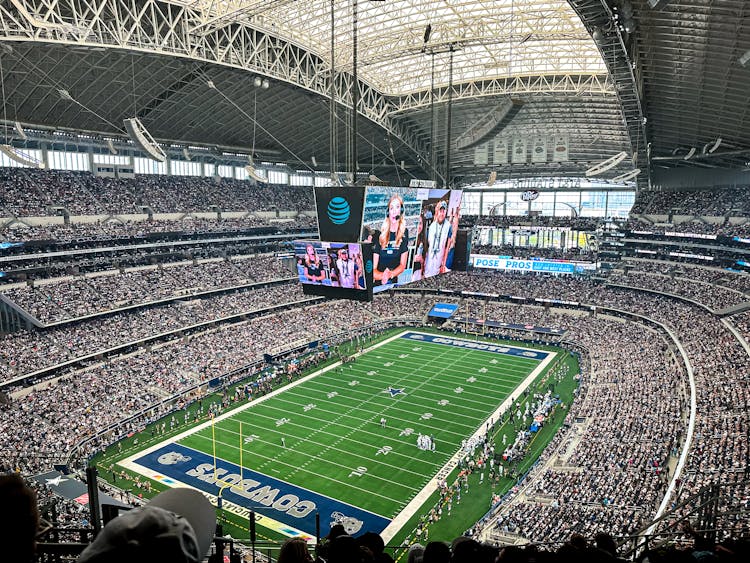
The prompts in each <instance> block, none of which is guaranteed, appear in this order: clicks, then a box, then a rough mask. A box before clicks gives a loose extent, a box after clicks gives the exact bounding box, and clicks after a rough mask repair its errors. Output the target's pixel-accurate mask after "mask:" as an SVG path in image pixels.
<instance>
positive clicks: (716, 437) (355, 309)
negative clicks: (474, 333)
mask: <svg viewBox="0 0 750 563" xmlns="http://www.w3.org/2000/svg"><path fill="white" fill-rule="evenodd" d="M256 264H257V258H256ZM262 265H263V266H268V265H266V264H262ZM201 267H202V265H198V266H195V265H190V266H184V267H183V266H179V268H186V270H185V272H182V270H180V275H179V276H172V275H170V274H169V272H168V270H169V268H164V269H162V270H159V269H156V270H152V271H147V272H148V274H144V275H146V276H149V275H151V276H153V275H154V274H153V272H161V273H162V276H161V277H159V278H158V279H156V280H154V281H153V282H151V283H149V281H150V278H147V277H146V278H142V281H138V282H137V283H136V282H135V281H134V279H138V280H141V278H134V277H133V276H127V282H126V283H123V284H119V283H118V284H114V285H111V286H106V287H104V286H102V288H101V289H100V290H99V291H90V290H89V291H86V292H83V293H81V297H80V298H79V299H78V300H76V299H75V298H73V293H71V295H65V294H60V295H59V296H57V298H58V299H59V302H60V304H61V305H63V306H67V307H68V308H70V309H72V310H74V311H78V310H79V309H77V307H73V306H71V303H77V302H78V303H83V302H85V301H88V302H91V303H92V305H91V306H92V307H94V308H95V307H99V305H95V306H94V305H93V304H94V303H99V301H95V300H96V299H99V298H100V297H101V295H102V294H105V293H106V294H107V295H108V296H110V297H109V299H108V301H107V303H106V306H107V308H112V306H113V304H118V303H126V302H132V301H128V300H129V299H131V295H132V294H131V293H130V292H129V288H131V287H133V286H134V285H137V286H138V287H139V288H141V289H136V290H135V291H136V292H138V291H141V290H142V288H144V287H152V288H154V289H149V290H148V292H146V293H145V294H140V295H146V298H145V299H139V298H136V301H138V302H141V301H144V300H147V299H149V298H150V296H152V295H156V296H158V295H162V294H164V293H163V292H165V291H166V292H167V293H168V292H169V291H172V293H170V295H174V294H175V293H174V291H176V290H178V289H185V288H190V287H196V286H195V284H201V283H203V281H204V280H205V279H207V278H208V279H214V278H220V279H221V280H222V282H226V283H227V284H230V285H231V284H233V283H234V282H235V281H237V280H243V279H246V277H249V275H250V274H251V273H252V272H253V267H254V266H253V264H252V263H251V262H249V261H248V260H238V261H237V262H233V261H232V262H230V261H224V262H214V263H209V264H207V265H205V268H206V270H205V272H204V274H205V275H201V274H200V272H197V270H191V268H201ZM639 267H640V268H641V271H644V269H645V270H649V268H650V269H651V270H649V271H648V276H649V277H659V276H661V277H664V279H665V280H672V281H671V284H666V283H665V284H663V285H662V286H661V287H669V288H670V289H672V291H671V292H672V293H675V291H674V289H675V287H677V286H680V287H681V284H682V282H681V281H680V282H679V284H675V282H674V280H675V279H678V280H682V279H684V280H685V281H686V283H687V282H688V281H691V280H692V284H693V285H696V284H703V285H709V284H714V285H713V286H711V287H717V288H718V286H716V285H715V284H716V283H718V282H720V281H721V280H723V279H724V278H723V277H718V278H717V277H715V276H719V273H718V272H713V271H710V270H701V269H699V268H684V267H682V266H680V269H679V270H675V269H674V268H672V267H670V266H665V265H655V264H651V265H646V266H643V265H639ZM216 268H218V269H216ZM224 268H226V271H225V269H224ZM669 268H672V269H669ZM262 269H263V270H264V271H265V270H266V268H265V267H264V268H262ZM164 272H167V273H166V274H165V273H164ZM135 274H137V272H136V273H135ZM628 275H631V274H628ZM637 275H640V276H645V275H646V274H637ZM724 275H726V274H724V273H723V272H722V273H721V276H724ZM164 276H168V277H167V278H165V277H164ZM669 276H671V277H669ZM682 276H684V277H682ZM121 277H122V278H123V280H125V278H126V275H122V274H120V275H117V276H113V277H112V278H121ZM107 278H109V276H107ZM94 279H99V278H94ZM164 279H170V281H168V282H164ZM87 281H88V280H87ZM640 281H641V280H640V278H639V284H638V285H640ZM108 282H112V280H111V279H108V280H107V282H104V283H108ZM66 285H67V286H68V287H71V286H72V287H73V288H74V289H73V292H77V291H78V289H76V288H77V286H73V284H71V283H67V284H66ZM631 285H632V284H631ZM640 286H641V287H642V285H640ZM40 287H41V288H43V289H45V290H46V289H47V287H48V286H46V285H41V286H40ZM60 287H62V285H61V286H60ZM201 287H202V286H201ZM411 287H412V288H419V287H422V288H442V289H452V290H455V291H461V290H468V291H474V292H486V293H493V294H501V295H514V296H521V297H527V298H540V299H558V300H568V301H574V302H583V303H589V304H594V305H597V306H598V307H611V308H614V309H619V310H623V311H630V312H633V313H636V314H640V315H644V316H646V317H649V318H655V320H657V321H659V322H660V323H662V324H663V325H664V326H666V327H667V328H668V329H669V330H670V331H671V332H672V334H673V335H674V336H675V337H676V338H677V340H678V341H679V342H680V343H681V345H682V347H683V349H684V350H685V353H686V355H687V359H688V361H689V363H690V366H691V368H692V371H693V374H694V378H695V384H696V401H697V412H696V426H695V433H694V435H693V436H692V442H691V445H690V446H691V447H690V450H689V452H688V458H687V464H686V467H685V470H684V471H683V473H682V475H681V476H680V480H679V483H678V486H677V487H676V492H675V497H674V499H673V502H674V503H677V502H679V501H680V500H683V499H685V498H687V497H689V496H690V495H691V494H694V493H695V492H696V491H698V489H699V488H700V487H701V486H704V485H706V484H709V483H713V482H716V481H722V482H727V481H731V480H734V479H739V478H740V477H741V476H742V475H744V474H745V472H746V470H747V459H748V458H749V457H748V456H750V452H749V450H748V417H749V416H750V415H749V414H748V413H749V412H750V410H749V409H748V407H749V406H750V376H749V375H748V374H750V357H749V356H748V353H747V351H746V350H745V348H743V346H742V342H741V341H740V340H738V339H737V338H736V337H735V335H734V334H733V333H732V332H731V331H729V329H728V327H727V326H726V325H725V324H724V323H722V322H721V320H720V319H718V318H716V317H715V316H713V315H712V314H711V313H710V312H708V311H706V310H705V309H704V308H702V307H698V306H695V305H693V304H691V303H689V302H685V301H681V300H677V299H673V298H670V297H667V296H662V295H658V294H653V293H648V292H642V291H639V289H638V288H636V287H633V288H620V287H616V286H610V285H608V284H607V283H602V282H599V281H596V280H591V279H587V278H580V277H554V276H545V275H542V276H532V275H528V274H505V273H503V274H482V275H473V274H463V273H458V272H452V273H450V274H447V275H444V276H439V277H436V278H429V279H427V280H423V281H422V282H419V283H418V284H415V285H413V286H411ZM61 291H65V290H61ZM264 291H267V292H268V293H262V292H259V293H257V294H254V295H253V296H252V297H249V296H248V295H246V294H244V293H238V294H233V295H232V296H224V297H220V298H216V299H217V300H216V301H215V302H214V301H204V300H202V301H201V302H200V304H198V303H193V304H188V305H185V307H187V308H186V309H181V308H180V307H183V305H179V304H171V305H168V306H166V307H165V308H159V309H153V310H150V309H146V310H145V311H144V313H143V318H142V319H138V320H137V321H134V319H135V316H128V315H122V316H117V315H116V316H112V317H107V318H106V319H99V320H98V321H95V323H98V324H90V323H86V324H83V325H77V326H73V327H71V328H69V329H57V330H56V331H53V332H50V333H49V334H45V336H44V337H43V338H42V339H41V340H38V339H39V338H41V337H38V336H36V335H35V334H32V333H22V334H20V335H17V336H14V337H11V338H14V339H15V338H17V339H18V340H16V341H13V345H14V346H15V345H16V343H17V344H18V346H19V348H20V349H21V350H22V351H23V352H22V353H21V354H16V353H14V352H6V353H5V354H3V352H2V351H0V362H4V363H6V364H10V363H12V362H13V361H14V360H15V361H16V362H17V363H16V365H14V369H15V371H16V372H18V373H26V372H28V371H31V370H33V369H35V368H36V367H37V366H40V365H41V366H43V365H45V364H46V362H47V360H48V359H50V358H64V357H67V358H70V357H75V356H77V355H81V354H82V353H84V352H85V351H95V350H96V349H101V348H103V347H106V346H107V345H109V344H110V343H112V342H119V341H122V339H124V338H131V337H132V336H133V335H134V334H137V335H147V334H149V332H152V333H155V332H157V331H159V330H161V328H163V327H165V328H167V329H169V328H172V327H181V326H184V323H185V321H187V322H192V321H193V320H194V319H195V318H196V317H197V318H207V319H213V318H216V317H215V315H216V314H217V312H223V311H225V310H227V309H231V310H239V309H242V308H245V307H247V306H248V305H249V304H250V305H251V306H252V304H253V303H254V305H255V306H263V305H264V304H267V303H271V302H273V303H278V302H281V300H282V299H283V296H282V295H283V293H284V292H285V291H288V292H290V294H293V292H294V291H299V290H298V288H297V289H292V288H291V286H283V287H282V288H278V289H269V290H264ZM160 292H162V293H160ZM48 295H49V294H48ZM137 295H138V294H137ZM298 295H299V294H297V296H298ZM702 295H703V294H701V295H700V296H698V297H700V299H698V300H699V301H701V299H703V297H702ZM245 298H248V299H249V300H250V301H251V302H253V303H247V302H245V301H243V300H244V299H245ZM221 299H226V300H227V302H222V301H220V300H221ZM232 299H235V300H236V302H232V301H231V300H232ZM454 299H455V300H456V301H457V302H458V303H459V304H460V305H461V306H462V309H461V312H462V313H463V314H466V315H469V316H484V315H486V317H487V318H496V319H497V320H502V321H504V322H511V323H519V324H527V323H529V322H533V323H534V324H538V325H540V326H551V327H555V328H563V329H565V330H566V333H565V341H566V342H570V343H576V344H577V345H580V346H583V347H585V348H586V349H587V350H588V354H589V357H590V361H591V368H590V373H588V374H587V380H586V387H585V389H586V394H585V399H583V400H581V401H579V402H578V403H576V404H575V405H574V406H573V411H572V412H571V421H572V420H575V419H576V418H579V419H583V420H585V421H589V422H588V424H586V425H579V424H575V425H573V424H571V426H573V427H575V428H577V430H576V431H575V432H577V434H576V433H575V432H571V433H570V434H565V435H560V436H559V437H558V438H556V439H555V441H553V447H552V448H551V449H548V451H547V453H545V456H544V457H543V458H542V463H541V464H540V467H541V469H540V470H539V471H538V473H537V474H534V475H533V476H532V479H530V481H529V489H528V491H529V493H530V494H529V496H528V497H527V498H526V499H525V500H524V501H523V502H519V503H517V504H514V505H513V508H512V509H511V510H510V511H508V512H504V511H503V510H502V509H501V510H500V512H499V513H498V517H499V518H502V520H499V519H498V520H494V521H493V523H492V526H494V527H495V530H497V531H499V533H508V534H519V535H521V536H523V537H525V538H527V539H540V538H545V537H546V538H559V539H560V540H562V539H564V538H566V537H567V536H568V535H569V534H570V532H571V531H580V532H583V533H586V534H593V533H596V532H598V531H602V530H606V531H609V532H615V533H621V532H626V531H632V530H634V529H636V528H637V527H638V525H639V524H641V523H643V522H646V521H648V520H649V519H650V518H651V517H653V515H654V511H655V507H656V505H658V503H659V501H660V498H661V496H663V494H664V491H665V483H666V480H667V479H668V478H669V472H670V470H671V466H670V464H669V458H670V454H673V455H675V454H679V452H680V449H681V448H682V440H684V439H685V438H686V436H685V434H684V421H683V419H682V414H684V413H685V412H686V404H685V400H684V399H683V398H682V395H681V393H682V388H683V386H686V385H687V383H686V376H685V373H684V369H683V366H682V364H681V362H680V361H677V360H675V356H676V354H677V352H675V351H673V349H672V348H671V345H670V344H669V341H668V340H665V339H662V338H659V337H656V338H655V337H654V336H655V334H654V332H652V331H650V330H648V329H645V328H644V327H643V326H642V325H639V324H635V323H632V322H620V321H612V320H607V319H604V318H601V316H599V315H596V316H589V315H583V316H582V315H580V314H576V315H573V316H569V315H568V314H567V313H565V314H562V313H561V312H560V311H556V310H554V309H551V310H548V309H544V308H534V309H529V308H527V307H523V308H521V307H517V306H508V305H499V304H495V303H492V302H491V303H488V304H486V305H485V304H484V302H481V301H475V300H473V299H468V298H459V297H455V298H454ZM701 302H703V301H701ZM432 304H433V299H432V298H430V297H428V296H424V295H421V294H419V293H413V294H411V293H407V292H401V293H398V292H397V293H396V294H390V293H388V294H384V295H381V296H379V297H376V299H375V301H374V302H373V303H372V304H370V305H367V306H364V307H363V306H362V305H360V304H358V303H351V302H342V301H328V302H325V303H323V304H319V305H314V306H308V307H306V313H305V315H300V314H299V313H298V311H285V312H281V313H278V314H275V315H271V316H267V317H263V318H258V319H251V320H248V321H243V322H239V323H235V324H232V325H226V326H221V327H217V328H212V329H210V330H208V331H206V332H204V333H200V334H194V335H191V336H188V337H186V338H183V339H181V340H177V341H166V342H163V343H161V344H159V345H158V346H154V347H152V348H143V349H140V350H137V351H136V352H135V353H134V354H131V355H128V356H123V357H119V358H105V359H104V361H103V363H102V364H100V365H91V366H90V367H89V368H87V369H86V370H85V371H82V372H78V373H74V374H68V375H66V377H64V378H62V379H60V380H57V381H55V382H50V383H45V384H42V385H41V386H40V387H39V388H36V389H34V390H33V391H31V392H30V393H28V394H24V393H25V392H23V391H22V392H19V393H18V394H17V396H16V397H15V398H14V401H13V403H12V404H11V405H10V407H6V408H3V409H0V429H1V430H2V432H0V466H2V467H3V468H14V467H18V468H20V469H22V470H23V471H24V472H33V471H37V470H40V469H42V468H44V467H46V466H48V463H49V460H50V459H51V458H52V457H54V456H56V455H59V452H60V451H69V450H70V449H71V448H73V447H74V446H75V445H76V444H78V443H79V442H80V441H81V440H82V439H84V438H90V437H92V435H93V434H94V433H95V432H96V430H97V429H102V428H106V427H108V426H110V425H114V424H117V423H118V422H121V421H122V420H123V419H125V418H127V417H130V416H132V415H135V414H136V413H139V412H141V411H144V410H146V409H149V408H150V407H151V406H153V405H154V404H159V403H160V402H162V401H163V400H164V399H165V398H167V397H168V396H170V395H174V394H177V393H180V392H183V391H184V390H186V389H189V388H191V387H192V386H195V385H196V384H199V383H201V382H206V381H208V380H211V379H214V378H216V377H219V376H221V375H222V374H224V373H227V372H229V371H232V370H235V369H238V368H241V367H242V366H244V365H248V364H250V363H253V362H254V361H257V360H259V359H261V358H262V355H263V354H264V353H266V352H268V351H269V350H273V349H277V348H279V347H280V346H283V345H288V344H290V343H304V342H308V341H311V340H316V339H320V338H325V337H327V336H329V335H331V334H334V333H350V332H351V331H352V330H353V329H356V328H357V327H364V326H368V325H370V324H372V323H373V322H374V321H377V320H379V319H381V318H394V317H398V318H414V317H416V318H420V317H423V316H424V314H425V313H426V312H427V310H429V307H430V306H431V305H432ZM706 304H708V305H709V306H710V305H714V304H715V303H713V302H708V303H706ZM81 307H83V305H81ZM234 307H236V309H235V308H234ZM712 308H713V307H712ZM80 310H81V311H89V310H91V309H90V308H89V309H80ZM160 310H161V311H162V313H161V314H160V313H159V311H160ZM83 314H85V313H83ZM203 315H205V316H203ZM732 322H734V323H735V324H736V326H737V327H738V329H739V331H740V333H742V334H745V335H747V334H748V321H747V319H746V317H744V316H737V317H735V318H733V319H732ZM88 327H92V328H93V330H91V331H90V332H91V334H84V333H85V332H87V328H88ZM238 343H242V345H238ZM5 348H6V347H5V346H3V347H2V349H5ZM626 358H627V360H626ZM110 404H117V405H118V409H109V408H107V405H110ZM160 408H163V409H165V410H166V409H170V408H173V406H172V405H171V404H165V405H164V406H163V407H160ZM156 412H157V414H158V413H159V412H162V411H161V410H159V409H157V411H156ZM132 424H136V423H132ZM126 429H127V428H126ZM102 444H103V442H98V441H96V440H95V441H92V442H91V443H90V444H89V445H88V446H87V449H86V450H84V451H83V452H82V453H83V454H86V453H90V452H91V451H93V450H94V449H96V448H98V447H99V446H101V445H102ZM555 456H556V457H555ZM571 467H574V468H576V470H575V471H572V470H571ZM749 494H750V491H746V490H741V491H740V493H739V494H738V495H737V497H736V500H737V502H743V499H744V502H746V500H747V498H748V495H749ZM734 525H736V526H742V525H744V526H745V527H746V526H747V523H744V524H743V523H737V522H735V523H734Z"/></svg>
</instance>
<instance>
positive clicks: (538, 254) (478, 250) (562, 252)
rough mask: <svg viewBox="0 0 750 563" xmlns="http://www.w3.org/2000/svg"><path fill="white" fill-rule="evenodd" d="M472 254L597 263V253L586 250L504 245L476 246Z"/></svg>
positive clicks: (473, 247)
mask: <svg viewBox="0 0 750 563" xmlns="http://www.w3.org/2000/svg"><path fill="white" fill-rule="evenodd" d="M471 252H472V254H492V255H499V256H513V257H515V258H529V257H535V258H547V259H553V260H583V261H587V262H588V261H596V259H597V252H596V251H595V250H594V249H584V248H537V247H534V246H513V245H511V244H503V245H497V246H485V245H476V246H472V247H471Z"/></svg>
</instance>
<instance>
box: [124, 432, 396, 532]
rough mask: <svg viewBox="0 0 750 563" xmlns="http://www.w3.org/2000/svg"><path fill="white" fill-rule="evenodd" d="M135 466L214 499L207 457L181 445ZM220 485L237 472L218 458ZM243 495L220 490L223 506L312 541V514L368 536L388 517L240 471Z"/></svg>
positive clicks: (141, 459)
mask: <svg viewBox="0 0 750 563" xmlns="http://www.w3.org/2000/svg"><path fill="white" fill-rule="evenodd" d="M134 463H137V464H139V465H142V466H143V467H147V468H149V469H150V470H152V471H154V472H156V473H158V474H159V475H162V476H164V477H166V478H167V479H160V481H162V482H164V483H167V482H168V479H173V480H174V481H177V482H181V483H185V484H187V485H190V486H192V487H195V488H196V489H200V490H202V491H204V492H206V493H209V494H212V495H218V494H219V489H220V488H221V486H223V483H222V484H219V485H216V483H215V482H214V480H213V476H214V459H213V457H212V456H209V455H208V454H205V453H203V452H199V451H198V450H194V449H192V448H187V447H185V446H182V445H180V444H169V445H166V446H164V447H162V448H159V449H158V450H156V451H153V452H151V453H149V454H147V455H144V456H142V457H139V458H137V459H135V460H134ZM216 470H217V472H218V473H219V479H220V480H226V481H235V482H239V477H240V468H239V466H238V465H235V464H233V463H229V462H228V461H225V460H223V459H218V458H217V460H216ZM242 478H243V480H244V482H245V489H246V491H244V492H243V491H240V492H237V491H234V490H231V489H230V488H229V487H227V488H226V489H224V492H223V493H222V495H221V496H222V498H224V499H226V500H227V501H228V502H231V503H234V504H237V505H239V506H243V507H245V508H247V509H249V510H254V511H255V512H258V513H260V514H263V515H264V516H268V517H269V518H273V519H274V520H278V521H279V522H282V523H284V524H286V525H288V526H291V527H293V528H297V529H298V530H302V531H303V532H307V533H308V534H310V535H312V536H313V537H314V536H315V513H316V512H320V525H321V529H323V530H326V529H327V526H328V525H329V524H330V523H332V522H333V521H341V522H342V523H343V524H344V527H345V528H346V529H347V531H348V532H349V533H350V534H351V535H359V534H363V533H364V532H368V531H372V532H377V533H380V532H382V531H383V530H384V529H385V527H386V526H387V525H388V524H390V522H391V521H390V520H389V519H388V518H383V517H382V516H379V515H377V514H373V513H371V512H367V511H366V510H362V509H360V508H356V507H354V506H351V505H349V504H346V503H343V502H339V501H337V500H335V499H332V498H329V497H326V496H323V495H320V494H317V493H314V492H312V491H309V490H307V489H302V488H300V487H296V486H295V485H291V484H289V483H285V482H284V481H280V480H278V479H274V478H273V477H269V476H267V475H263V474H261V473H257V472H255V471H252V470H250V469H243V471H242Z"/></svg>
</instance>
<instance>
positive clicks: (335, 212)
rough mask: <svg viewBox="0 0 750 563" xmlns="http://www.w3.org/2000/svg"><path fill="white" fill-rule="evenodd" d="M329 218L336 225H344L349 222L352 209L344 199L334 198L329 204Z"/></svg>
mask: <svg viewBox="0 0 750 563" xmlns="http://www.w3.org/2000/svg"><path fill="white" fill-rule="evenodd" d="M327 211H328V218H329V219H330V220H331V223H333V224H334V225H343V224H344V223H346V222H347V221H348V220H349V215H350V214H351V207H349V202H348V201H346V199H345V198H343V197H334V198H333V199H331V201H329V202H328V210H327Z"/></svg>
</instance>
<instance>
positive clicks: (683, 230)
mask: <svg viewBox="0 0 750 563" xmlns="http://www.w3.org/2000/svg"><path fill="white" fill-rule="evenodd" d="M620 228H621V229H622V230H624V231H631V232H632V231H638V232H641V233H652V234H654V235H664V234H666V233H680V234H688V233H691V234H694V235H715V236H725V237H735V236H739V237H747V236H750V221H748V222H746V223H734V224H733V223H730V222H729V221H727V220H724V221H722V222H721V223H708V222H705V221H701V220H700V219H693V220H690V221H683V222H681V223H666V224H665V223H657V224H654V223H651V222H649V221H644V220H643V219H638V218H633V217H631V218H630V219H628V220H627V221H626V222H624V223H622V224H621V225H620ZM635 234H638V233H637V232H636V233H635ZM685 238H689V237H685ZM695 238H698V239H700V238H701V237H700V236H698V237H695Z"/></svg>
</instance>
